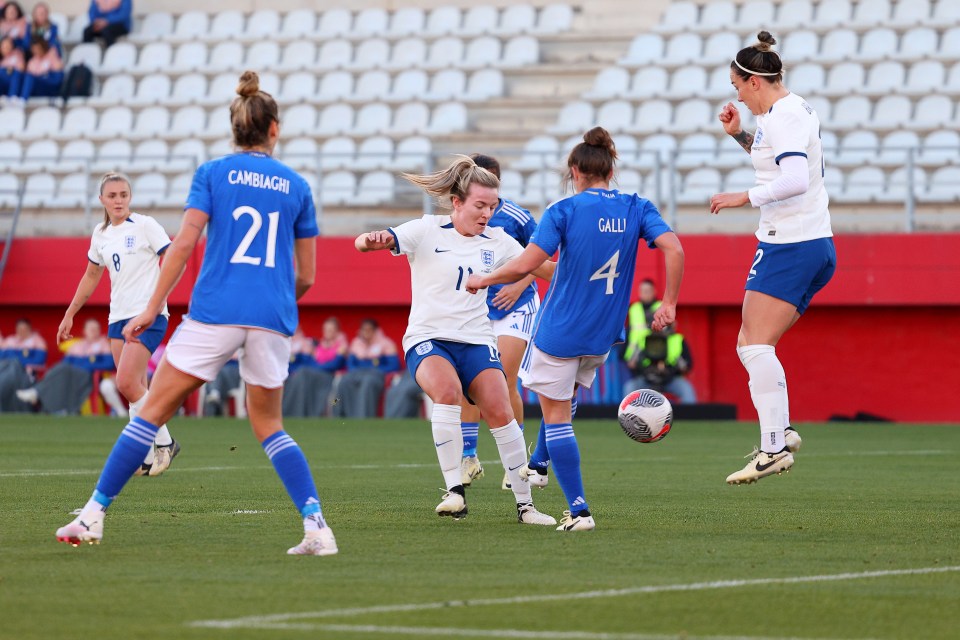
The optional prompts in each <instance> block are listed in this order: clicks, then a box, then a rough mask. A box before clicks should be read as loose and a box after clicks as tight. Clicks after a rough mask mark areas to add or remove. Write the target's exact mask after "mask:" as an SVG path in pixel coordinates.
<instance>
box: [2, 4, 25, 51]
mask: <svg viewBox="0 0 960 640" xmlns="http://www.w3.org/2000/svg"><path fill="white" fill-rule="evenodd" d="M26 33H27V18H26V17H25V16H24V15H23V8H22V7H21V6H20V4H19V3H17V2H8V3H7V4H5V5H3V19H2V20H0V38H13V41H14V42H16V41H17V40H20V39H21V38H23V37H24V36H25V35H26Z"/></svg>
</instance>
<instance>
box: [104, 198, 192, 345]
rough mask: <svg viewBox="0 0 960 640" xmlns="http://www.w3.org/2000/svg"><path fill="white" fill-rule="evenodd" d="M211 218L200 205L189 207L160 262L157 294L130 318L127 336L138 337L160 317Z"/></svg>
mask: <svg viewBox="0 0 960 640" xmlns="http://www.w3.org/2000/svg"><path fill="white" fill-rule="evenodd" d="M209 218H210V217H209V216H208V215H207V214H206V213H204V212H203V211H200V210H199V209H187V210H186V211H185V212H184V214H183V222H182V223H181V225H180V231H179V232H178V233H177V237H176V238H174V239H173V242H172V243H170V248H169V249H167V251H166V258H165V259H164V261H163V264H162V265H160V279H159V280H158V281H157V286H156V288H155V289H154V290H153V295H152V296H150V302H148V303H147V308H146V309H145V310H144V311H143V313H141V314H140V315H138V316H136V317H135V318H133V319H132V320H130V322H128V323H127V326H125V327H124V328H123V336H124V338H126V339H127V340H132V339H134V338H136V337H137V336H138V335H140V334H141V333H143V332H144V331H146V330H147V329H148V328H149V327H150V325H152V324H153V321H154V320H156V319H157V315H158V314H159V313H160V311H161V309H163V305H164V303H165V302H166V301H167V297H168V296H169V295H170V292H171V291H173V288H174V287H176V286H177V283H178V282H180V278H181V277H182V276H183V272H184V271H185V270H186V268H187V260H189V259H190V254H192V253H193V250H194V249H195V248H196V246H197V242H199V240H200V235H201V234H202V233H203V229H204V227H205V226H206V225H207V220H209Z"/></svg>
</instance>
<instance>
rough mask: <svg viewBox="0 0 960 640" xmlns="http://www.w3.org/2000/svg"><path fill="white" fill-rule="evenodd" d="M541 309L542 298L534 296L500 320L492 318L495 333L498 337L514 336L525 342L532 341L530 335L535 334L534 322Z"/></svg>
mask: <svg viewBox="0 0 960 640" xmlns="http://www.w3.org/2000/svg"><path fill="white" fill-rule="evenodd" d="M539 310H540V298H539V297H538V296H533V297H532V298H531V299H530V300H529V301H528V302H527V303H525V304H523V305H521V306H520V307H517V308H515V309H514V310H513V311H511V312H510V313H508V314H507V315H505V316H503V317H502V318H500V319H499V320H491V321H490V323H491V324H492V325H493V334H494V335H495V336H497V337H498V338H499V337H500V336H513V337H514V338H520V339H521V340H523V341H524V342H530V336H531V335H532V334H533V323H534V321H536V319H537V311H539Z"/></svg>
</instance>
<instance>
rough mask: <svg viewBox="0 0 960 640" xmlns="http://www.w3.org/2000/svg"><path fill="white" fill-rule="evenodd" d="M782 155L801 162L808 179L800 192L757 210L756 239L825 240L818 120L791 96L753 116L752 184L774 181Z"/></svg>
mask: <svg viewBox="0 0 960 640" xmlns="http://www.w3.org/2000/svg"><path fill="white" fill-rule="evenodd" d="M786 156H803V157H805V158H806V159H807V169H808V171H809V174H810V182H809V187H808V188H807V191H806V192H805V193H802V194H800V195H798V196H794V197H792V198H787V199H786V200H781V201H779V202H771V203H770V204H765V205H763V206H761V207H760V228H759V229H758V230H757V238H758V239H759V240H760V241H761V242H769V243H771V244H787V243H791V242H803V241H805V240H815V239H817V238H829V237H830V236H832V235H833V231H832V230H831V229H830V210H829V208H828V204H829V198H828V197H827V191H826V189H825V188H824V184H823V172H824V164H823V147H822V145H821V144H820V119H819V118H818V117H817V112H816V111H814V110H813V108H812V107H811V106H810V105H808V104H807V103H806V101H805V100H804V99H803V98H801V97H800V96H798V95H796V94H794V93H791V94H788V95H786V96H784V97H783V98H781V99H779V100H777V101H776V102H775V103H774V104H773V106H772V107H771V108H770V111H768V112H767V113H764V114H761V115H759V116H757V131H756V133H755V134H754V137H753V147H752V148H751V150H750V158H751V160H753V168H754V169H755V170H756V174H757V184H758V185H764V184H769V183H771V182H773V181H774V180H776V179H777V178H778V177H779V176H780V167H779V164H780V160H781V159H782V158H784V157H786Z"/></svg>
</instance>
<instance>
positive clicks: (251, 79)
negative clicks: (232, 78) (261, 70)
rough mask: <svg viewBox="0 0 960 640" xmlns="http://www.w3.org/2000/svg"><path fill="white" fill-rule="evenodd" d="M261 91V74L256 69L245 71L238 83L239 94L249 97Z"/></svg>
mask: <svg viewBox="0 0 960 640" xmlns="http://www.w3.org/2000/svg"><path fill="white" fill-rule="evenodd" d="M259 92H260V76H258V75H257V72H256V71H244V72H243V75H242V76H240V82H239V84H237V95H239V96H241V97H243V98H249V97H251V96H255V95H257V93H259Z"/></svg>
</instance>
